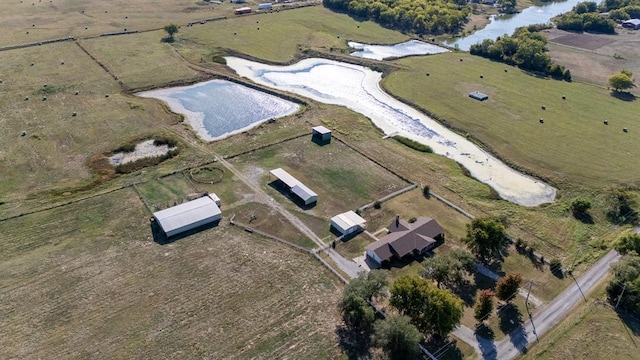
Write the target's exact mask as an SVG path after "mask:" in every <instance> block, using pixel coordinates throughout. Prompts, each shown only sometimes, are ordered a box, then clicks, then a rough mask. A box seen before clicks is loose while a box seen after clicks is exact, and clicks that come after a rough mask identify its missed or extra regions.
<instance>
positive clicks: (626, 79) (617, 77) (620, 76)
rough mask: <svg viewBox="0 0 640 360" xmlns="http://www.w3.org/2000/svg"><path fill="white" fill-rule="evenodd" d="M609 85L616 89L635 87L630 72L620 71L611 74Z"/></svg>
mask: <svg viewBox="0 0 640 360" xmlns="http://www.w3.org/2000/svg"><path fill="white" fill-rule="evenodd" d="M609 86H610V87H611V88H613V90H614V91H620V90H627V89H630V88H632V87H633V79H632V78H631V76H630V75H629V72H626V73H625V72H619V73H617V74H613V75H611V76H609Z"/></svg>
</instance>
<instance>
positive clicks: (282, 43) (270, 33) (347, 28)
mask: <svg viewBox="0 0 640 360" xmlns="http://www.w3.org/2000/svg"><path fill="white" fill-rule="evenodd" d="M180 31H181V32H180V33H179V35H178V36H177V38H178V42H181V41H187V44H188V45H189V47H190V48H191V49H185V50H184V51H183V52H184V53H185V54H190V56H191V57H193V59H195V60H198V58H197V56H203V55H204V54H207V53H208V52H209V51H210V50H211V49H213V48H217V47H219V48H230V49H234V50H236V51H239V52H241V53H243V54H247V55H250V56H254V57H257V58H260V59H264V60H267V61H275V62H288V61H291V60H292V59H293V56H294V54H295V53H296V51H298V50H299V48H300V49H305V48H307V49H319V50H323V51H330V50H331V49H346V48H347V41H348V40H352V41H358V42H365V43H385V44H391V43H397V42H401V41H405V40H407V39H408V37H407V36H406V35H403V34H401V33H400V32H397V31H392V30H388V29H385V28H383V27H381V26H379V25H377V24H375V23H374V22H371V21H365V22H358V21H355V20H353V19H352V18H350V17H349V16H347V15H344V14H338V13H334V12H332V11H330V10H328V9H325V8H324V7H322V6H313V7H306V8H301V9H295V10H287V11H281V12H277V13H276V12H274V13H265V14H260V15H257V16H240V17H232V18H229V19H227V20H221V21H215V22H211V23H208V24H206V25H202V26H193V27H190V28H184V29H181V30H180ZM192 43H195V44H197V46H195V44H192ZM198 47H201V48H202V52H201V53H197V54H193V53H191V52H190V51H188V50H193V48H195V49H197V48H198ZM187 56H189V55H187Z"/></svg>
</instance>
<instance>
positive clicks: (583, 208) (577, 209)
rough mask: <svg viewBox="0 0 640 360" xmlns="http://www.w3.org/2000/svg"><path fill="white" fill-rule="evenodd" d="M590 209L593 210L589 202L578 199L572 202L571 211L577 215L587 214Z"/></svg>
mask: <svg viewBox="0 0 640 360" xmlns="http://www.w3.org/2000/svg"><path fill="white" fill-rule="evenodd" d="M589 209H591V202H589V200H586V199H581V198H578V199H575V200H573V201H572V202H571V211H572V212H573V213H574V214H576V215H581V214H585V213H586V212H587V211H588V210H589Z"/></svg>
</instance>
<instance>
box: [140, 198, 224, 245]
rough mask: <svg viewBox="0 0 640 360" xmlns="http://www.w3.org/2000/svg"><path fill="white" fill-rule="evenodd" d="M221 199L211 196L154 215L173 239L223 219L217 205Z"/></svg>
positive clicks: (163, 229)
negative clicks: (175, 236)
mask: <svg viewBox="0 0 640 360" xmlns="http://www.w3.org/2000/svg"><path fill="white" fill-rule="evenodd" d="M216 199H217V200H218V202H219V201H220V199H219V198H218V196H217V195H215V194H210V195H207V196H204V197H201V198H199V199H196V200H192V201H189V202H186V203H184V204H180V205H176V206H174V207H170V208H168V209H164V210H160V211H157V212H155V213H153V217H154V218H155V219H156V221H157V222H158V223H159V224H160V227H161V228H162V231H164V233H165V234H167V237H171V236H174V235H177V234H180V233H182V232H185V231H188V230H192V229H195V228H197V227H199V226H202V225H206V224H210V223H214V222H216V221H220V219H222V212H221V211H220V208H219V207H218V205H217V204H216Z"/></svg>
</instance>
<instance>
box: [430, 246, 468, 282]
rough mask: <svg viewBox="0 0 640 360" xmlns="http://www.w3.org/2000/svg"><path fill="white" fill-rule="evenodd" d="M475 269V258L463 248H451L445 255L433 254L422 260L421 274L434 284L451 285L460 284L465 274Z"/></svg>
mask: <svg viewBox="0 0 640 360" xmlns="http://www.w3.org/2000/svg"><path fill="white" fill-rule="evenodd" d="M474 271H475V259H474V258H473V256H472V255H471V254H470V253H468V252H466V251H464V250H453V251H451V252H449V253H447V254H446V255H442V256H434V257H430V258H427V259H426V260H425V261H424V268H423V271H422V276H424V277H425V278H427V279H432V280H434V281H435V282H436V285H437V286H438V287H440V285H441V284H442V285H445V286H447V287H451V286H452V285H454V284H460V283H461V282H462V280H463V278H464V275H465V273H466V274H472V273H473V272H474Z"/></svg>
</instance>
